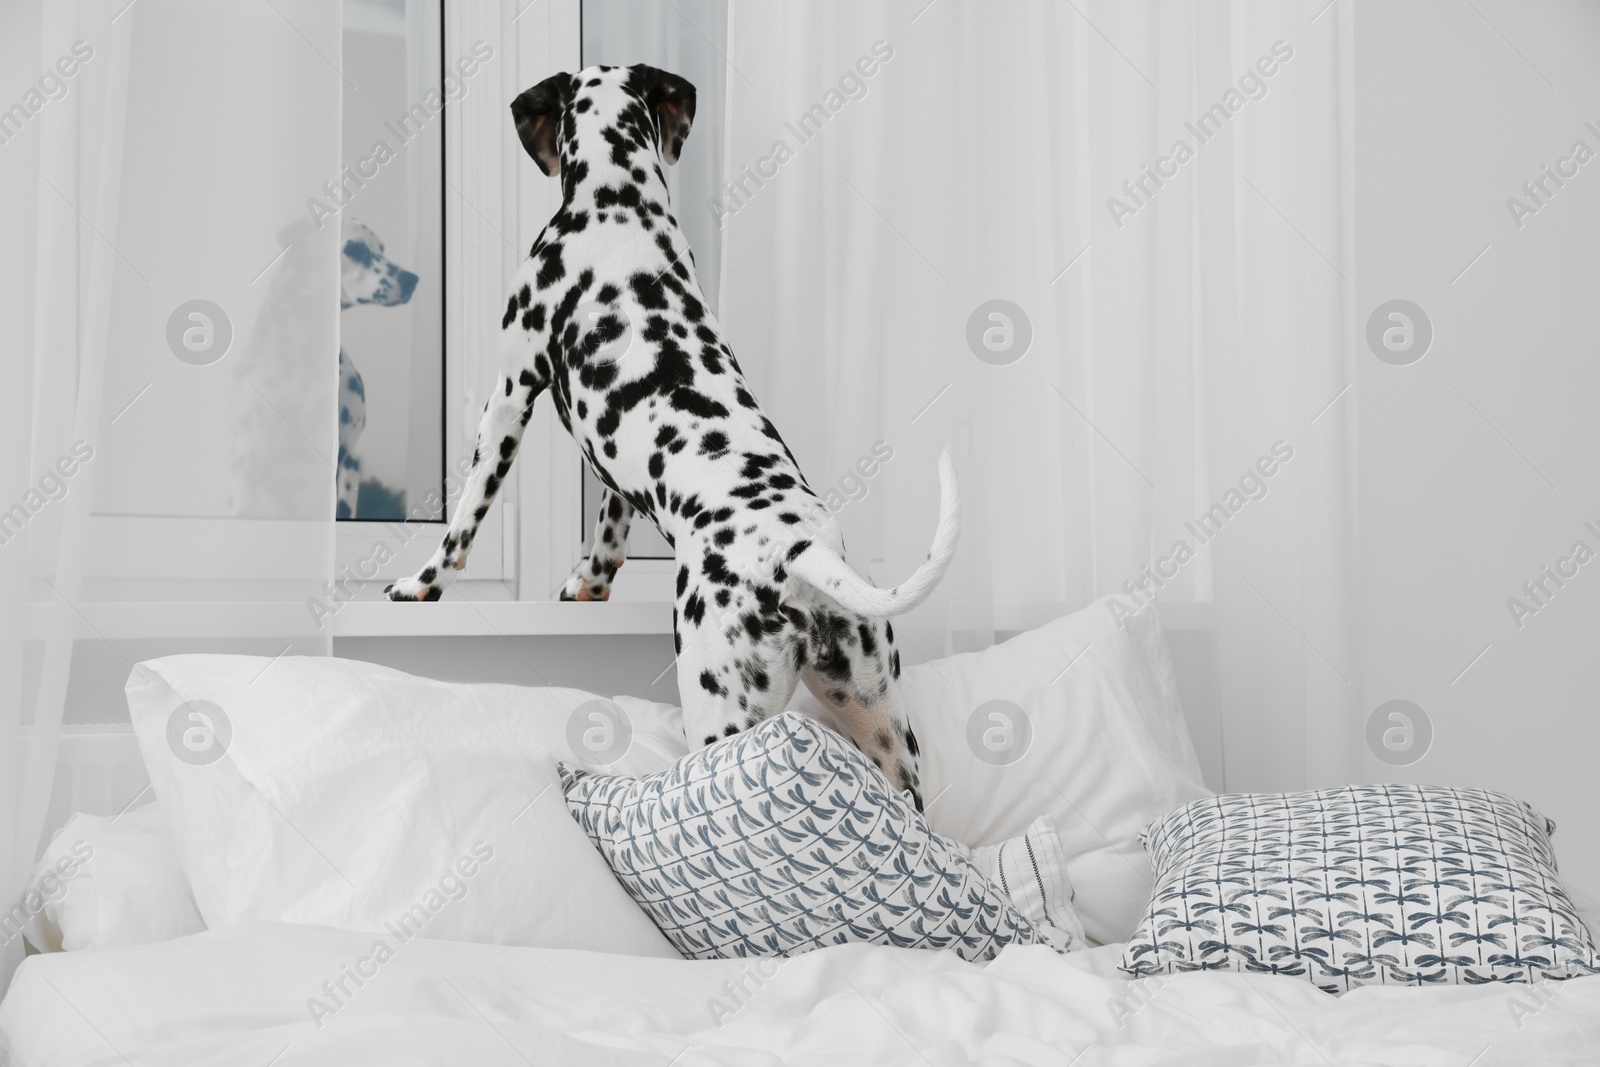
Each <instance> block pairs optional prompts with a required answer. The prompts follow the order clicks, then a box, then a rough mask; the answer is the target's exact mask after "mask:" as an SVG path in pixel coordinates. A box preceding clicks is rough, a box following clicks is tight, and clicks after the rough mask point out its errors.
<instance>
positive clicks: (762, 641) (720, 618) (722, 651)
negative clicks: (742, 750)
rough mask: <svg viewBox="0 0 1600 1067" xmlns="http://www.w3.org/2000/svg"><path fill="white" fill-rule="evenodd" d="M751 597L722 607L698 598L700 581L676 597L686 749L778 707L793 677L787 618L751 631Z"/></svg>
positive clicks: (753, 721) (739, 728)
mask: <svg viewBox="0 0 1600 1067" xmlns="http://www.w3.org/2000/svg"><path fill="white" fill-rule="evenodd" d="M707 592H709V590H707ZM752 604H753V602H751V601H748V600H741V599H737V598H736V599H735V600H734V601H733V602H732V603H731V605H730V606H729V608H728V609H727V611H726V612H724V611H721V610H718V609H717V608H716V607H715V606H714V605H708V604H707V603H706V602H705V601H703V600H700V589H699V588H694V589H691V590H689V591H688V593H687V594H685V595H682V596H680V597H679V600H678V607H677V611H676V612H675V613H674V615H673V634H674V638H675V640H676V642H677V647H678V698H679V699H680V700H681V701H682V702H683V729H684V734H685V735H686V737H687V739H688V742H689V748H690V750H691V751H692V750H694V749H698V748H702V747H704V746H705V745H709V744H711V743H712V742H713V741H716V740H719V739H721V738H724V737H732V736H733V735H734V734H736V733H740V732H742V731H744V730H748V729H749V728H750V727H752V726H755V725H756V724H757V723H759V722H761V721H762V720H763V719H767V718H770V717H771V716H773V715H778V714H781V713H782V712H783V709H784V707H785V706H786V705H787V704H788V703H789V698H790V697H791V696H793V695H794V690H795V686H797V685H799V684H800V677H799V664H798V662H797V661H796V657H795V655H794V649H795V647H796V639H797V635H796V632H795V629H794V627H793V625H792V624H787V623H786V624H785V625H784V626H783V627H782V628H780V629H778V630H776V632H773V633H767V632H765V631H763V632H762V633H761V634H760V635H759V636H756V635H754V634H752V632H751V628H749V627H747V626H746V625H745V619H746V618H748V617H754V616H753V611H754V608H753V606H752Z"/></svg>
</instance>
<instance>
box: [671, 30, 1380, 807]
mask: <svg viewBox="0 0 1600 1067" xmlns="http://www.w3.org/2000/svg"><path fill="white" fill-rule="evenodd" d="M1350 26H1351V23H1350V12H1349V5H1333V6H1332V7H1331V9H1327V10H1324V11H1323V12H1321V13H1319V12H1316V11H1315V10H1307V11H1302V10H1301V9H1300V8H1298V7H1295V6H1290V5H1283V4H1276V3H1266V2H1247V0H1239V2H1234V3H1231V4H1216V5H1212V4H1205V5H1200V4H1189V3H1162V2H1157V0H1145V2H1137V3H1135V2H1117V3H1112V2H1109V0H1105V2H1092V0H1089V2H1081V3H1077V4H1057V3H1049V2H1045V0H1037V2H1027V3H1024V2H1017V3H1008V4H978V3H975V2H971V0H934V2H933V3H928V0H908V2H905V3H898V2H897V3H873V4H859V5H851V6H848V7H847V6H844V5H815V4H805V3H795V2H790V3H778V4H769V3H760V4H756V3H746V2H740V0H734V2H733V3H732V5H731V10H730V15H729V36H730V43H729V49H728V56H729V61H730V64H731V65H733V66H735V67H737V68H738V70H740V71H743V72H745V74H746V75H748V76H750V77H751V78H753V79H754V81H755V82H756V83H757V84H756V87H755V88H754V89H752V90H750V91H730V95H729V106H728V135H727V145H728V148H727V152H726V157H727V161H726V168H727V173H728V175H729V177H730V178H731V179H733V180H734V181H735V182H736V183H739V186H740V187H739V189H738V190H736V191H735V193H734V195H733V196H732V197H731V198H730V199H729V200H728V201H726V202H724V203H721V204H718V205H713V206H712V208H711V209H710V210H714V211H716V212H717V213H720V214H721V215H722V216H723V223H724V227H723V236H724V259H723V272H722V283H721V284H722V301H721V303H722V312H721V316H722V320H723V324H724V326H725V328H726V330H727V332H728V334H729V336H730V339H731V342H732V344H733V347H734V350H735V352H736V353H738V356H739V359H740V361H741V364H742V365H743V367H744V369H745V371H746V373H747V374H748V375H749V376H750V377H751V379H752V380H753V384H754V386H755V389H756V392H757V395H758V396H759V398H760V399H761V401H762V404H763V406H764V407H765V409H766V410H767V412H768V413H769V414H770V415H771V416H772V418H773V420H774V421H775V422H776V424H777V425H778V427H779V428H780V430H781V431H782V433H783V434H784V437H785V439H786V440H787V442H788V443H789V445H790V447H791V448H792V449H793V450H794V452H795V453H796V455H797V457H798V459H799V460H800V463H801V465H802V467H803V468H804V469H805V471H806V472H807V475H808V477H809V479H810V480H811V482H812V485H813V488H815V489H817V490H818V491H819V492H822V491H825V490H827V489H829V488H837V489H839V490H840V492H839V494H838V499H840V500H841V501H848V502H845V503H843V504H842V507H841V510H840V511H839V513H838V514H839V521H840V522H841V524H842V526H843V528H844V531H845V538H846V543H847V548H848V550H849V553H850V559H851V560H852V562H853V563H854V564H855V565H856V566H857V567H858V568H859V569H862V570H864V571H867V572H868V573H870V574H871V575H872V576H873V577H874V579H875V580H877V581H878V582H879V583H880V584H883V583H885V582H888V583H892V582H893V581H895V580H897V579H899V578H901V577H903V576H904V575H906V574H909V573H910V572H911V571H912V570H913V569H914V568H915V567H916V565H917V564H918V563H919V562H921V560H922V559H923V557H924V554H925V553H926V551H927V547H928V542H929V539H930V537H931V534H932V531H933V527H934V519H935V516H936V513H937V494H938V485H937V479H936V477H935V457H936V456H937V454H938V451H939V449H940V448H941V447H942V446H944V445H946V444H950V445H952V446H953V449H954V454H955V457H956V460H957V465H958V467H959V469H960V473H961V480H962V488H963V494H964V507H965V510H964V517H963V528H962V545H961V549H960V553H959V556H958V560H957V562H956V564H955V565H954V566H953V568H952V570H951V572H950V574H949V575H948V577H947V578H946V579H945V581H944V582H943V584H942V585H941V587H940V588H939V590H938V591H937V592H936V593H935V595H934V597H933V598H932V599H931V600H930V601H929V602H928V603H926V604H924V605H923V606H922V607H921V608H920V609H918V610H917V611H916V612H914V613H913V614H911V615H909V616H907V617H906V619H905V620H904V623H900V622H897V624H896V631H897V633H899V634H903V635H904V636H905V639H906V641H907V643H909V644H910V645H911V646H912V647H911V649H910V650H908V651H907V652H906V656H907V658H908V659H910V660H921V659H924V658H928V657H934V656H938V655H941V654H943V653H945V652H946V651H950V650H956V651H959V650H962V649H966V648H976V647H982V646H983V645H985V644H987V643H988V642H990V641H991V640H993V639H994V638H995V635H996V634H997V633H999V634H1001V635H1002V636H1003V635H1004V634H1005V633H1006V632H1009V631H1014V630H1017V629H1021V628H1024V627H1027V626H1031V625H1036V624H1037V623H1039V622H1042V621H1043V620H1045V619H1047V618H1049V617H1052V616H1053V615H1056V614H1060V613H1062V612H1065V611H1068V610H1075V609H1077V608H1080V607H1082V606H1083V605H1085V604H1087V603H1089V602H1090V601H1091V600H1093V599H1094V598H1095V597H1097V596H1101V595H1104V594H1107V593H1120V592H1122V591H1123V588H1124V583H1125V582H1132V583H1135V585H1137V584H1138V583H1139V582H1140V581H1141V578H1142V576H1143V573H1144V568H1145V567H1146V566H1147V565H1148V566H1151V567H1156V568H1158V569H1161V570H1164V571H1166V572H1167V573H1168V574H1169V575H1170V577H1168V578H1166V579H1164V580H1163V588H1162V589H1161V590H1160V597H1161V602H1162V603H1163V604H1174V603H1180V604H1181V603H1189V604H1196V605H1201V607H1200V608H1199V609H1196V610H1191V612H1190V614H1191V615H1192V616H1194V617H1197V618H1202V619H1210V620H1213V621H1214V625H1215V635H1214V638H1215V645H1216V649H1217V659H1218V661H1219V665H1220V686H1221V694H1220V696H1221V706H1222V707H1223V709H1225V710H1224V712H1223V717H1222V721H1221V722H1220V724H1219V730H1220V732H1221V734H1222V735H1223V736H1222V737H1221V738H1218V739H1215V743H1216V747H1217V748H1219V749H1220V750H1221V751H1222V752H1223V753H1224V754H1225V758H1226V761H1227V762H1226V767H1225V782H1223V783H1219V784H1225V785H1226V786H1227V787H1229V788H1289V787H1295V786H1300V785H1306V784H1334V783H1339V782H1344V781H1349V780H1351V779H1352V778H1354V777H1358V776H1359V768H1360V757H1359V753H1358V752H1357V751H1356V749H1355V746H1354V743H1353V742H1354V739H1356V738H1358V736H1359V732H1358V730H1357V729H1356V728H1355V725H1354V724H1355V722H1356V716H1357V714H1358V709H1359V707H1360V706H1361V704H1360V693H1359V686H1360V679H1359V674H1358V671H1357V664H1356V663H1355V662H1354V650H1355V644H1354V642H1353V640H1352V638H1351V630H1352V625H1353V622H1354V620H1353V619H1352V617H1351V615H1352V607H1351V582H1352V578H1353V574H1354V566H1355V560H1354V558H1353V556H1352V553H1353V547H1352V546H1353V545H1354V544H1355V539H1354V516H1353V514H1352V509H1353V500H1354V494H1353V485H1354V477H1355V471H1354V467H1353V460H1352V456H1353V447H1352V445H1353V437H1352V435H1353V428H1354V425H1355V421H1354V420H1355V407H1354V398H1353V395H1349V394H1345V395H1342V396H1341V395H1340V394H1341V389H1342V387H1343V386H1344V385H1345V384H1346V383H1348V382H1349V381H1350V377H1349V375H1350V365H1349V364H1350V361H1351V359H1352V356H1351V354H1350V352H1351V346H1350V345H1349V344H1347V343H1346V338H1347V335H1348V333H1349V329H1350V327H1349V323H1350V319H1351V286H1350V279H1349V274H1350V270H1349V267H1348V264H1349V262H1350V260H1351V247H1350V246H1351V239H1350V225H1349V217H1350V194H1349V170H1350V153H1349V149H1348V145H1349V126H1350V122H1351V112H1350V107H1351V103H1350V101H1351V93H1350V72H1349V62H1350V61H1349V55H1350V47H1351V28H1350ZM729 84H730V90H732V89H734V88H737V87H738V86H736V85H735V82H734V81H733V80H732V79H730V82H729ZM741 84H742V83H741ZM1213 105H1219V106H1220V107H1221V110H1220V111H1217V110H1214V109H1213ZM1208 115H1209V119H1208V120H1207V121H1206V122H1205V123H1204V124H1201V125H1197V126H1194V130H1191V128H1190V126H1191V125H1193V124H1196V123H1199V122H1200V121H1201V119H1202V117H1203V116H1208ZM1186 124H1188V125H1186ZM1178 141H1183V142H1186V143H1187V145H1188V146H1189V154H1187V155H1184V154H1183V153H1178V154H1179V155H1184V158H1183V159H1182V160H1178V159H1175V158H1173V154H1174V146H1175V142H1178ZM1163 157H1166V160H1165V161H1164V162H1163ZM1146 165H1149V167H1151V168H1156V170H1157V172H1158V173H1157V177H1149V176H1147V172H1146V170H1145V167H1146ZM1160 174H1166V175H1168V176H1167V177H1165V178H1160V182H1159V184H1158V183H1157V178H1159V177H1160ZM741 179H742V180H741ZM1124 183H1128V184H1127V185H1126V186H1125V185H1124ZM1130 190H1131V191H1130ZM1112 198H1116V202H1113V200H1112ZM1119 205H1120V206H1119ZM681 210H682V211H683V212H685V213H688V212H691V211H693V210H695V207H694V206H690V205H685V206H683V207H682V208H681ZM996 300H1003V301H1008V302H1009V303H1010V304H1012V305H1015V306H1016V307H1017V308H1020V309H1021V310H1022V313H1023V314H1024V315H1025V316H1026V320H1027V322H1028V324H1029V325H1030V326H1031V332H1032V338H1031V342H1030V343H1029V346H1028V348H1027V350H1026V352H1025V354H1024V355H1022V357H1021V358H1020V359H1016V360H1014V361H1010V362H1007V360H1008V359H1009V357H1010V356H1013V355H1015V352H1016V348H1015V347H1013V348H1011V349H1010V350H1009V351H1007V352H998V353H996V352H991V351H990V350H989V349H988V348H985V346H984V345H983V344H982V343H981V336H982V332H983V330H984V329H990V328H992V329H996V330H1000V331H1002V332H1001V333H999V334H996V335H994V336H993V341H994V343H995V344H996V345H997V346H999V347H1002V348H1003V347H1004V345H1005V342H1006V336H1005V334H1004V332H1003V331H1004V330H1005V329H1006V327H1007V326H1008V325H1009V326H1010V327H1011V328H1012V329H1013V330H1014V331H1020V329H1021V319H1020V317H1019V316H1017V315H1016V314H1015V313H1013V312H1006V311H1005V310H1004V309H1001V310H1002V313H1003V314H1004V315H1005V318H1003V319H989V318H988V317H987V315H986V314H984V315H979V316H978V318H979V319H980V320H981V321H980V322H979V324H978V325H979V328H978V331H977V332H978V334H979V338H980V344H979V345H978V346H977V347H976V348H974V347H973V346H972V345H971V344H970V343H969V332H970V330H971V324H970V320H972V318H973V317H974V313H975V312H976V311H978V309H979V308H980V305H986V304H987V303H988V302H990V301H996ZM1019 337H1020V333H1016V332H1014V333H1013V334H1012V336H1011V344H1012V345H1013V346H1014V345H1016V344H1017V343H1018V338H1019ZM980 353H987V355H988V356H989V360H988V361H985V360H984V359H980V358H979V354H980ZM1336 397H1338V399H1337V400H1335V398H1336ZM1330 402H1331V403H1330ZM879 440H881V441H884V442H886V443H887V446H888V447H889V448H892V449H893V459H892V460H891V461H889V462H888V463H887V464H885V465H884V466H883V468H882V470H881V471H880V472H878V473H876V474H875V475H874V476H873V477H871V478H860V477H856V476H854V474H853V471H854V468H855V465H856V462H857V460H858V458H859V457H862V456H863V455H867V454H869V453H870V452H871V451H872V449H873V447H874V444H875V442H877V441H879ZM1280 442H1281V444H1280ZM1275 446H1276V448H1277V453H1276V454H1275V453H1274V448H1275ZM1285 453H1292V454H1291V455H1290V456H1289V458H1287V459H1282V458H1280V457H1281V456H1283V455H1284V454H1285ZM1258 462H1259V463H1261V464H1262V467H1261V468H1259V469H1258V468H1257V464H1258ZM868 466H869V467H870V466H871V465H870V464H869V465H868ZM1265 469H1270V470H1271V471H1272V473H1271V475H1270V476H1266V475H1264V474H1262V473H1261V470H1265ZM1252 472H1254V473H1252ZM1241 479H1243V480H1244V484H1243V487H1242V488H1241ZM858 483H863V484H864V490H863V489H862V488H861V485H859V484H858ZM1230 490H1231V491H1232V492H1231V493H1230ZM1214 505H1222V506H1223V507H1224V509H1225V510H1224V511H1223V512H1221V513H1220V514H1218V515H1217V517H1216V518H1215V519H1213V520H1212V521H1213V523H1214V524H1215V525H1216V526H1217V527H1219V529H1218V530H1217V533H1216V535H1215V537H1214V538H1208V539H1207V541H1208V543H1202V541H1201V538H1200V536H1199V535H1197V534H1196V533H1195V532H1192V531H1191V530H1190V529H1189V527H1187V526H1186V525H1185V524H1186V523H1190V522H1197V520H1198V518H1199V517H1200V516H1202V515H1205V514H1207V513H1208V511H1210V509H1212V508H1213V506H1214ZM1235 505H1237V506H1235ZM1199 529H1200V532H1201V533H1202V534H1206V533H1209V532H1210V529H1211V527H1209V526H1207V527H1199ZM1179 541H1185V542H1187V543H1188V544H1189V545H1190V546H1191V548H1193V549H1194V550H1196V551H1195V555H1194V558H1192V559H1187V560H1184V561H1181V562H1180V561H1178V560H1175V559H1172V560H1168V561H1167V562H1165V563H1163V562H1162V561H1163V560H1164V559H1166V558H1167V557H1169V555H1170V554H1171V553H1172V550H1173V548H1174V545H1175V543H1176V542H1179ZM1174 572H1175V573H1174ZM1144 581H1145V584H1146V587H1147V588H1148V589H1151V590H1153V589H1154V585H1153V581H1152V580H1150V579H1148V578H1146V579H1144ZM1144 599H1145V598H1144V597H1143V596H1141V598H1140V600H1137V601H1136V600H1134V599H1132V598H1128V599H1127V601H1126V603H1127V604H1128V605H1129V607H1130V608H1132V607H1136V606H1137V605H1138V604H1139V603H1140V602H1142V601H1143V600H1144ZM1202 747H1206V746H1205V745H1203V746H1202Z"/></svg>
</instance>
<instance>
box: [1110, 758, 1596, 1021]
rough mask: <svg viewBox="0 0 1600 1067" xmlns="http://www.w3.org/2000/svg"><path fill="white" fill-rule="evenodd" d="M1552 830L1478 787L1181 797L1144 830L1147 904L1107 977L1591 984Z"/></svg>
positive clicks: (1584, 933) (1342, 983) (1588, 946)
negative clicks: (1201, 973)
mask: <svg viewBox="0 0 1600 1067" xmlns="http://www.w3.org/2000/svg"><path fill="white" fill-rule="evenodd" d="M1554 829H1555V827H1554V825H1553V824H1550V823H1548V822H1547V820H1546V819H1545V818H1544V817H1543V816H1541V815H1539V814H1538V813H1537V812H1535V811H1534V810H1533V809H1532V808H1531V807H1529V806H1528V805H1526V804H1524V803H1522V802H1521V801H1518V800H1515V799H1513V798H1511V797H1508V796H1506V795H1504V794H1503V793H1493V792H1490V791H1488V790H1485V789H1453V788H1450V787H1447V786H1417V785H1367V786H1349V787H1347V788H1344V789H1327V790H1320V791H1316V792H1306V793H1287V794H1281V793H1280V794H1268V793H1236V794H1232V795H1228V796H1218V797H1208V798H1206V799H1205V800H1196V801H1193V802H1191V803H1189V804H1185V805H1184V806H1183V807H1181V808H1179V809H1178V810H1177V811H1174V812H1173V813H1171V814H1170V815H1167V816H1165V817H1164V818H1162V819H1159V820H1157V821H1156V822H1155V823H1154V824H1153V825H1151V826H1150V827H1149V828H1148V829H1147V830H1146V832H1145V837H1144V840H1145V847H1146V848H1147V849H1148V850H1149V851H1150V854H1151V858H1152V861H1153V863H1154V866H1155V871H1156V881H1155V892H1154V895H1153V897H1152V898H1151V901H1150V905H1149V908H1148V909H1147V911H1146V913H1145V916H1144V919H1143V921H1142V922H1141V923H1140V925H1139V929H1138V930H1137V931H1136V932H1135V933H1134V935H1133V937H1132V939H1131V940H1129V942H1128V944H1127V947H1126V948H1125V949H1124V951H1123V956H1122V969H1123V970H1125V971H1129V972H1131V973H1133V974H1136V975H1149V974H1161V973H1171V972H1173V971H1192V970H1217V969H1222V970H1235V971H1251V972H1261V973H1271V974H1289V975H1296V976H1300V977H1304V978H1306V979H1308V980H1310V981H1312V982H1314V983H1316V984H1317V985H1318V986H1320V987H1322V988H1323V989H1325V990H1328V991H1329V992H1333V993H1337V992H1342V991H1344V990H1347V989H1351V988H1354V987H1355V986H1358V985H1374V984H1381V985H1388V984H1404V985H1421V984H1424V983H1467V984H1476V983H1480V982H1491V981H1513V982H1523V981H1532V980H1534V979H1538V978H1551V979H1561V978H1576V977H1578V976H1580V975H1586V974H1595V973H1600V959H1597V958H1596V955H1595V948H1594V943H1593V941H1592V939H1591V938H1590V934H1589V931H1588V929H1587V928H1585V926H1584V925H1583V921H1582V920H1581V919H1579V918H1578V914H1577V912H1576V910H1575V909H1574V908H1573V906H1572V902H1571V901H1569V900H1568V899H1567V894H1566V891H1565V890H1563V889H1562V887H1561V880H1560V878H1559V876H1558V875H1557V874H1556V861H1555V854H1554V852H1552V851H1551V848H1550V838H1549V834H1550V832H1551V831H1553V830H1554Z"/></svg>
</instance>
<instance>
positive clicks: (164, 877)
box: [24, 804, 206, 952]
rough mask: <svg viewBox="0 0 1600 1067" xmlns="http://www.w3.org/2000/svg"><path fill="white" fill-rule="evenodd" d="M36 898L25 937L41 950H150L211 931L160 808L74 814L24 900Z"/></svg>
mask: <svg viewBox="0 0 1600 1067" xmlns="http://www.w3.org/2000/svg"><path fill="white" fill-rule="evenodd" d="M33 894H37V897H34V896H33ZM34 899H36V900H37V901H38V907H37V908H34V907H29V908H28V911H29V913H30V915H31V920H30V922H29V924H28V927H27V929H26V936H27V938H28V942H29V943H30V944H32V945H33V947H34V948H37V949H39V950H40V951H42V952H78V951H81V950H84V949H97V948H120V947H122V946H124V945H145V944H150V943H152V942H156V941H170V940H172V939H173V938H175V937H186V936H188V935H189V934H198V933H200V932H201V931H203V930H204V929H205V928H206V924H205V920H203V919H201V918H200V912H199V910H198V909H197V908H196V907H195V903H194V894H193V893H191V892H189V882H188V880H187V879H186V878H184V876H183V868H182V867H180V866H179V865H178V854H177V853H176V852H175V851H173V848H172V837H171V835H170V834H169V833H168V831H167V822H166V817H165V816H163V815H162V813H161V808H160V806H159V805H156V804H146V805H145V806H144V807H142V808H135V809H134V810H133V811H129V812H124V813H123V814H121V815H118V816H110V817H108V816H103V815H86V814H84V813H83V812H78V813H77V814H75V815H73V816H72V818H70V819H68V820H67V822H66V825H64V826H62V828H61V829H60V830H57V831H56V833H55V836H54V837H52V838H51V840H50V844H49V845H48V846H47V847H46V848H45V850H44V855H43V856H42V857H40V859H39V863H38V865H37V866H36V867H35V868H34V874H33V877H32V878H30V879H29V882H28V894H27V895H25V896H24V903H25V904H26V903H27V902H28V901H29V900H34Z"/></svg>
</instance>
